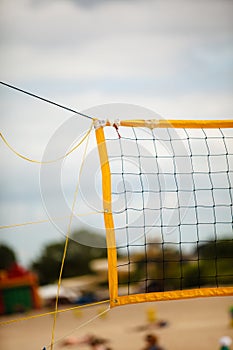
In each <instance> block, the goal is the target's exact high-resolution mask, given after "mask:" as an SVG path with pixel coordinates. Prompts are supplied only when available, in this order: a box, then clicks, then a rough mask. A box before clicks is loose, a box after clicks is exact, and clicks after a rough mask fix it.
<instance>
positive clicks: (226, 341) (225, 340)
mask: <svg viewBox="0 0 233 350" xmlns="http://www.w3.org/2000/svg"><path fill="white" fill-rule="evenodd" d="M231 343H232V339H231V338H230V337H228V336H224V337H221V338H220V339H219V344H220V348H219V349H220V350H231V348H230V345H231Z"/></svg>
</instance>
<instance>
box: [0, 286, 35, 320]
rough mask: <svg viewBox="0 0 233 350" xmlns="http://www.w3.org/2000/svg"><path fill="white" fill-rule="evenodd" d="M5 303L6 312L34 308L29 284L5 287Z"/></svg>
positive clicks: (10, 312)
mask: <svg viewBox="0 0 233 350" xmlns="http://www.w3.org/2000/svg"><path fill="white" fill-rule="evenodd" d="M3 304H4V308H5V313H6V314H12V313H15V312H25V311H27V310H30V309H32V307H33V299H32V293H31V288H30V287H29V286H20V287H14V288H6V289H3Z"/></svg>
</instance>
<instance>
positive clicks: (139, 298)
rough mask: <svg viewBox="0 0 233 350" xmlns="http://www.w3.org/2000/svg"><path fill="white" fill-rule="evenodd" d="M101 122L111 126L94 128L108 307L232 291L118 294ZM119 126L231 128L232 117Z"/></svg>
mask: <svg viewBox="0 0 233 350" xmlns="http://www.w3.org/2000/svg"><path fill="white" fill-rule="evenodd" d="M105 126H112V124H111V123H110V122H106V124H105V125H104V126H99V127H98V128H96V131H95V132H96V140H97V145H98V151H99V157H100V164H101V173H102V195H103V210H104V222H105V229H106V241H107V249H108V279H109V296H110V307H115V306H120V305H125V304H133V303H141V302H152V301H166V300H177V299H188V298H198V297H214V296H230V295H233V287H215V288H198V289H187V290H175V291H166V292H152V293H142V294H131V295H123V296H119V295H118V271H117V251H116V239H115V231H114V220H113V215H112V187H111V171H110V166H109V159H108V152H107V146H106V140H105V135H104V127H105ZM113 126H114V125H113ZM119 126H124V127H134V128H136V127H142V128H150V129H153V128H171V127H173V128H182V129H184V128H186V129H191V128H192V129H199V128H208V129H211V128H213V129H214V128H216V129H217V128H233V120H123V121H120V122H119Z"/></svg>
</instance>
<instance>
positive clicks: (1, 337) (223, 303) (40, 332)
mask: <svg viewBox="0 0 233 350" xmlns="http://www.w3.org/2000/svg"><path fill="white" fill-rule="evenodd" d="M232 305H233V298H232V297H214V298H200V299H190V300H183V301H167V302H157V303H143V304H136V305H127V306H121V307H116V308H114V309H111V310H110V311H108V312H107V313H106V314H105V315H104V316H102V317H100V318H96V316H97V315H98V314H99V313H101V312H102V311H103V310H104V309H105V308H106V307H107V306H106V305H101V306H95V307H91V308H85V309H82V311H68V312H65V313H62V314H59V316H58V319H57V325H56V333H55V338H56V340H58V339H60V338H63V337H66V336H68V335H69V334H70V336H71V335H72V336H82V335H86V334H95V335H97V336H101V337H105V338H108V339H109V340H110V345H111V348H112V349H113V350H140V349H142V348H143V346H144V342H143V337H144V336H145V334H147V333H148V331H146V330H144V331H140V330H139V329H140V327H141V326H143V325H147V324H148V320H147V318H148V313H150V314H152V315H153V313H154V314H155V315H156V316H157V319H163V320H165V321H167V322H168V325H167V327H164V328H155V327H154V328H153V329H151V330H150V331H149V332H150V333H151V332H152V333H155V334H157V335H158V336H159V339H160V343H161V345H162V346H163V347H164V349H165V350H183V349H184V350H186V349H188V350H197V349H198V350H202V349H203V350H215V349H216V350H218V349H219V344H218V340H219V338H220V337H221V336H223V335H228V336H230V337H231V338H233V328H231V327H230V317H229V308H230V306H232ZM44 311H47V310H40V311H33V312H31V313H29V314H28V315H32V314H38V313H41V312H44ZM15 317H20V316H18V315H13V316H12V315H11V316H4V317H1V318H0V321H4V320H9V319H12V318H15ZM93 317H94V318H95V319H94V320H92V321H91V322H90V323H88V321H89V320H90V319H91V318H93ZM52 323H53V316H51V315H49V316H44V317H40V318H36V319H32V320H28V321H22V322H18V323H13V324H11V325H7V326H1V327H0V349H3V350H16V349H17V350H21V349H22V350H34V349H35V350H40V349H42V348H43V347H44V346H47V349H48V344H50V338H51V329H52ZM85 324H86V325H85ZM138 328H139V329H138ZM72 332H73V333H72ZM54 349H60V350H63V349H83V350H87V349H89V348H88V347H86V346H82V347H77V346H74V347H68V348H65V347H63V346H61V342H59V341H58V342H57V343H56V344H55V346H54Z"/></svg>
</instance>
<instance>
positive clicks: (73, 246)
mask: <svg viewBox="0 0 233 350" xmlns="http://www.w3.org/2000/svg"><path fill="white" fill-rule="evenodd" d="M71 238H72V239H70V240H69V243H68V248H67V253H66V259H65V264H64V270H63V277H74V276H81V275H85V274H88V273H92V271H91V270H90V266H89V263H90V261H91V260H93V259H97V258H103V257H106V256H107V251H106V248H104V246H105V239H104V238H103V237H101V236H99V235H96V234H93V233H90V232H88V231H85V230H83V231H79V232H75V233H74V234H73V235H72V236H71ZM80 241H81V242H83V243H84V242H88V243H89V245H88V246H87V245H84V244H81V243H78V242H80ZM64 244H65V240H62V241H61V242H58V243H52V244H49V245H47V246H46V247H45V248H44V250H43V252H42V255H41V256H40V258H39V259H38V260H37V261H35V262H34V263H33V264H32V268H33V270H34V271H36V272H37V274H38V276H39V280H40V283H41V284H47V283H52V282H55V281H56V280H57V279H58V277H59V272H60V267H61V261H62V256H63V251H64ZM90 245H92V246H90Z"/></svg>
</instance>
